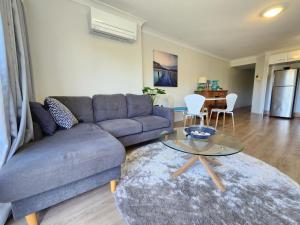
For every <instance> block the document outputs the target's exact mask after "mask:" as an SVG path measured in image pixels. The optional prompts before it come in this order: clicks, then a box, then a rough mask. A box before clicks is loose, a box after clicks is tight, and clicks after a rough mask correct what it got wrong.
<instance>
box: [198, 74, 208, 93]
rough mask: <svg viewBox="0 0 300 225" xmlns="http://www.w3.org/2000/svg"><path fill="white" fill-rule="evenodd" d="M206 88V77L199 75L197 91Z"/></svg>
mask: <svg viewBox="0 0 300 225" xmlns="http://www.w3.org/2000/svg"><path fill="white" fill-rule="evenodd" d="M205 89H207V78H206V77H199V78H198V87H197V90H198V91H202V90H205Z"/></svg>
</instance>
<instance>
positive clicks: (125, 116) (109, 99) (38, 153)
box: [0, 94, 173, 225]
mask: <svg viewBox="0 0 300 225" xmlns="http://www.w3.org/2000/svg"><path fill="white" fill-rule="evenodd" d="M54 98H56V99H57V100H59V101H61V102H62V103H63V104H64V105H66V106H67V107H68V108H69V109H70V110H71V112H72V113H73V114H74V115H75V117H76V118H77V119H78V121H79V124H78V125H76V126H74V127H73V128H71V129H69V130H58V131H57V132H56V133H55V134H54V135H52V136H43V135H42V133H41V130H40V128H39V127H38V126H37V125H36V124H35V139H36V140H35V141H33V142H31V143H29V144H27V145H26V146H23V147H22V149H20V150H19V151H18V153H17V154H16V155H15V156H14V157H13V158H12V159H10V160H9V161H8V162H7V163H6V164H5V165H4V167H3V168H2V169H1V170H0V202H12V211H13V216H14V218H20V217H23V216H25V217H26V220H27V223H28V224H30V225H31V224H32V225H34V224H36V214H35V212H37V211H40V210H42V209H45V208H48V207H50V206H53V205H55V204H57V203H60V202H62V201H65V200H67V199H70V198H72V197H74V196H77V195H79V194H82V193H84V192H87V191H89V190H92V189H94V188H97V187H99V186H101V185H103V184H106V183H108V182H111V188H112V191H114V188H115V180H116V179H118V178H119V177H120V175H121V164H122V162H123V161H124V159H125V148H124V146H129V145H133V144H137V143H141V142H145V141H148V140H152V139H156V138H158V137H159V135H160V133H161V132H162V131H171V130H172V129H173V110H172V109H169V108H164V107H158V106H154V107H152V104H151V100H150V98H149V96H143V95H131V94H128V95H126V96H124V95H121V94H116V95H95V96H93V98H90V97H54Z"/></svg>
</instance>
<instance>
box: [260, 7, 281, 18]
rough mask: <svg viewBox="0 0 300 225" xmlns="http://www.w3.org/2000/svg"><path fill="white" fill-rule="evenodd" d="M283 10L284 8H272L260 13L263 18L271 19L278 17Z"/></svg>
mask: <svg viewBox="0 0 300 225" xmlns="http://www.w3.org/2000/svg"><path fill="white" fill-rule="evenodd" d="M283 10H284V6H274V7H271V8H269V9H267V10H265V11H264V12H263V13H262V16H263V17H265V18H272V17H275V16H278V15H279V14H280V13H281V12H282V11H283Z"/></svg>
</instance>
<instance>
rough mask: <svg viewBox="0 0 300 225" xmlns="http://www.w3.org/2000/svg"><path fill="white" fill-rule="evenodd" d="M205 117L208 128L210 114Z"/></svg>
mask: <svg viewBox="0 0 300 225" xmlns="http://www.w3.org/2000/svg"><path fill="white" fill-rule="evenodd" d="M205 117H206V124H207V126H209V120H208V113H207V114H206V115H205Z"/></svg>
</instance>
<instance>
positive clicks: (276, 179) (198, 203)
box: [115, 143, 300, 225]
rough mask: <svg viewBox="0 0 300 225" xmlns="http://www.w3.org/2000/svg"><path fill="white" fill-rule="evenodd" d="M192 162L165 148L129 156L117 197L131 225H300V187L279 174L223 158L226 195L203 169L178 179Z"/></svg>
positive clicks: (247, 160) (254, 162)
mask: <svg viewBox="0 0 300 225" xmlns="http://www.w3.org/2000/svg"><path fill="white" fill-rule="evenodd" d="M187 159H188V155H187V154H185V153H182V152H178V151H174V150H172V149H170V148H168V147H166V146H164V145H163V144H162V143H153V144H149V145H146V146H143V147H139V148H137V149H136V150H134V151H130V152H129V153H128V154H127V156H126V161H125V163H124V164H123V167H122V177H121V179H120V183H119V184H118V186H117V191H116V193H115V201H116V205H117V208H118V209H119V211H120V212H121V214H122V216H123V218H124V220H125V221H126V224H128V225H141V224H147V225H157V224H174V221H176V224H181V225H190V224H199V225H204V224H210V225H212V224H256V225H258V224H265V225H266V224H276V225H286V224H295V225H296V224H299V221H300V186H299V184H297V183H296V182H294V181H293V180H291V179H290V178H289V177H288V176H286V175H285V174H283V173H281V172H280V171H279V170H277V169H276V168H274V167H272V166H270V165H268V164H266V163H264V162H262V161H260V160H258V159H255V158H253V157H251V156H249V155H247V154H244V153H239V154H236V155H232V156H228V157H220V159H219V161H220V162H221V163H222V165H223V166H214V170H215V171H217V172H218V174H219V175H220V176H221V177H222V178H223V179H224V180H226V186H227V187H228V189H227V191H226V192H223V193H221V192H219V191H218V190H216V188H215V187H214V184H213V182H212V181H211V178H210V176H209V175H208V174H207V173H206V172H205V169H204V168H203V167H200V166H199V165H194V166H192V167H190V168H189V169H188V170H187V171H186V172H185V173H184V174H182V175H181V176H180V179H174V178H172V177H171V175H170V171H171V172H172V171H175V170H176V167H178V168H179V167H180V166H181V165H182V163H184V162H185V161H186V160H187ZM145 197H147V198H146V199H145ZM141 202H143V203H145V204H141ZM266 203H267V204H266ZM270 212H272V213H270ZM153 218H155V219H153ZM274 221H276V222H275V223H274Z"/></svg>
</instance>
